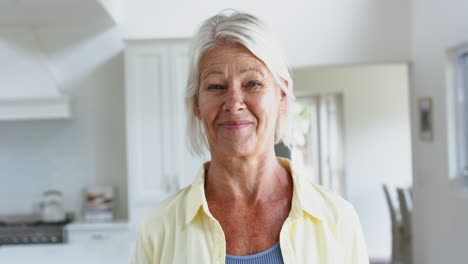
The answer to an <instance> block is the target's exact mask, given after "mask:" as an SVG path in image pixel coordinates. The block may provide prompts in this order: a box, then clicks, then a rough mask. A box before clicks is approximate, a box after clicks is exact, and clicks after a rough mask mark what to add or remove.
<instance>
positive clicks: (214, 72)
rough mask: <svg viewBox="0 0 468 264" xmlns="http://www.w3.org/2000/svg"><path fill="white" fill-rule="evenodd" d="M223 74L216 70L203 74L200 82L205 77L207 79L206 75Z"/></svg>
mask: <svg viewBox="0 0 468 264" xmlns="http://www.w3.org/2000/svg"><path fill="white" fill-rule="evenodd" d="M223 73H224V72H222V71H218V70H213V71H209V72H207V73H205V74H203V76H202V80H204V79H206V77H208V75H211V74H223Z"/></svg>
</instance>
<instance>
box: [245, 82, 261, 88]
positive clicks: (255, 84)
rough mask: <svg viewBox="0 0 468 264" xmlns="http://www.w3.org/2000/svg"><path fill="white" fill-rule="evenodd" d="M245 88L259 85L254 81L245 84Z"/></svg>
mask: <svg viewBox="0 0 468 264" xmlns="http://www.w3.org/2000/svg"><path fill="white" fill-rule="evenodd" d="M247 86H249V87H258V86H260V83H259V82H255V81H251V82H249V83H248V84H247Z"/></svg>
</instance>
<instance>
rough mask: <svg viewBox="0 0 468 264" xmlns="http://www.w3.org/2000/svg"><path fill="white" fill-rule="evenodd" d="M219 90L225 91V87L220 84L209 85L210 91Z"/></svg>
mask: <svg viewBox="0 0 468 264" xmlns="http://www.w3.org/2000/svg"><path fill="white" fill-rule="evenodd" d="M219 89H223V87H222V86H221V85H219V84H211V85H208V90H219Z"/></svg>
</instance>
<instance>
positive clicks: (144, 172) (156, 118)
mask: <svg viewBox="0 0 468 264" xmlns="http://www.w3.org/2000/svg"><path fill="white" fill-rule="evenodd" d="M125 64H126V104H127V105H126V111H127V155H128V184H129V198H130V202H129V206H130V210H129V211H130V217H131V218H134V217H136V218H137V219H139V218H140V217H141V215H143V214H145V212H146V211H147V210H148V208H150V207H153V206H154V205H155V204H156V203H157V202H159V201H160V200H162V199H164V198H165V197H167V196H168V195H169V194H172V193H174V192H175V191H177V190H179V189H180V188H182V187H185V186H186V185H188V184H190V183H191V181H192V179H193V177H194V176H195V173H196V172H197V170H198V168H199V166H200V165H201V160H202V159H201V158H197V157H193V156H192V155H191V154H190V153H189V152H188V150H187V147H186V138H187V137H186V133H185V130H186V129H185V128H186V125H185V123H186V117H185V105H184V97H185V86H186V80H187V76H188V42H187V41H175V40H174V41H164V40H162V41H148V40H145V41H141V40H140V41H138V40H135V41H127V47H126V63H125Z"/></svg>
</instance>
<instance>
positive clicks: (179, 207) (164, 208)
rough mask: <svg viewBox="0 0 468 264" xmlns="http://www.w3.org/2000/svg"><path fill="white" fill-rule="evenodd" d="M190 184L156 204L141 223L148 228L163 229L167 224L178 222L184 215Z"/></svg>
mask: <svg viewBox="0 0 468 264" xmlns="http://www.w3.org/2000/svg"><path fill="white" fill-rule="evenodd" d="M189 189H190V185H189V186H187V187H185V188H183V189H181V190H179V191H177V192H176V193H174V194H172V195H170V196H169V197H167V198H165V199H164V200H162V201H160V202H159V203H158V204H157V205H155V206H154V207H153V208H152V209H151V210H150V211H149V212H148V213H147V214H146V215H145V216H144V217H143V220H142V222H141V225H143V226H145V227H146V230H148V229H152V230H154V229H161V228H164V227H165V226H167V225H174V224H178V222H179V221H182V220H183V219H181V217H180V216H181V215H184V212H183V210H184V208H185V201H186V197H187V194H188V191H189Z"/></svg>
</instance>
